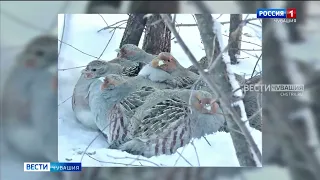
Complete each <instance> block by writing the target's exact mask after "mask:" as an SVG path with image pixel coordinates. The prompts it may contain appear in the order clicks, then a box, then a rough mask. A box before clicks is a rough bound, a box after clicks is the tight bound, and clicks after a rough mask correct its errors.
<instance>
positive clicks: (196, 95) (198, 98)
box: [194, 93, 201, 101]
mask: <svg viewBox="0 0 320 180" xmlns="http://www.w3.org/2000/svg"><path fill="white" fill-rule="evenodd" d="M194 96H195V97H196V98H197V100H198V101H200V99H201V97H200V95H199V94H198V93H195V95H194Z"/></svg>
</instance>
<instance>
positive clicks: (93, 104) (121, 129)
mask: <svg viewBox="0 0 320 180" xmlns="http://www.w3.org/2000/svg"><path fill="white" fill-rule="evenodd" d="M100 79H102V81H99V80H98V81H95V82H94V83H93V84H92V85H91V86H90V89H89V91H90V94H89V106H90V108H91V112H92V114H93V116H94V117H95V123H96V125H97V127H98V128H99V129H100V131H101V132H102V133H103V134H104V135H105V137H106V138H107V139H108V143H109V144H110V148H114V147H115V146H116V144H119V143H121V142H122V141H124V140H125V139H126V138H128V137H127V135H129V134H128V125H129V124H130V123H129V122H130V121H129V120H130V118H131V117H132V115H133V114H134V111H135V109H136V108H137V107H139V106H140V105H142V104H143V102H144V99H145V97H146V96H148V95H149V94H150V93H152V92H153V91H154V89H155V88H159V89H164V88H167V86H166V85H165V84H160V83H154V82H152V81H150V80H148V79H145V78H143V77H131V78H130V77H125V76H121V75H117V74H109V75H106V76H105V77H104V78H100ZM120 84H122V85H121V87H123V88H116V89H115V90H114V88H115V87H117V86H119V85H120ZM123 84H125V85H123ZM127 86H128V87H130V88H127Z"/></svg>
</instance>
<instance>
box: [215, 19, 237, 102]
mask: <svg viewBox="0 0 320 180" xmlns="http://www.w3.org/2000/svg"><path fill="white" fill-rule="evenodd" d="M221 29H222V25H221V23H220V22H218V21H216V20H215V21H214V24H213V32H214V33H215V34H216V36H217V39H218V42H219V46H220V50H221V51H223V50H224V49H225V48H226V45H225V44H224V42H223V38H222V33H221ZM222 60H223V61H224V62H225V64H226V68H227V73H228V77H229V80H230V84H231V87H232V91H235V90H237V89H239V88H240V86H239V83H238V81H237V80H236V77H235V75H234V72H232V69H231V61H230V56H229V54H228V51H226V52H224V53H222ZM234 95H235V96H238V97H241V96H242V91H236V92H235V93H234Z"/></svg>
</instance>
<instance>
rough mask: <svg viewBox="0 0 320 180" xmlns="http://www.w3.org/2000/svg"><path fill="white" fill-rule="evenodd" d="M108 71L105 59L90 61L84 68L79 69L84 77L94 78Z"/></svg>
mask: <svg viewBox="0 0 320 180" xmlns="http://www.w3.org/2000/svg"><path fill="white" fill-rule="evenodd" d="M107 71H108V63H107V62H106V61H101V60H94V61H91V62H90V63H89V64H88V65H87V66H86V68H85V69H83V70H82V71H81V74H83V75H84V77H85V78H86V79H94V78H99V77H102V76H103V75H104V74H105V73H106V72H107Z"/></svg>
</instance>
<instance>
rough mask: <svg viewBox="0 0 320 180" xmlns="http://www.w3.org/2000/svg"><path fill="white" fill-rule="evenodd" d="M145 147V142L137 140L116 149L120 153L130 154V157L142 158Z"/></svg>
mask: <svg viewBox="0 0 320 180" xmlns="http://www.w3.org/2000/svg"><path fill="white" fill-rule="evenodd" d="M145 147H146V144H145V142H143V141H141V140H139V139H133V140H130V141H128V142H126V143H124V144H122V145H120V146H119V148H118V149H120V150H122V151H126V152H127V153H130V154H132V155H142V156H144V151H145Z"/></svg>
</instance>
